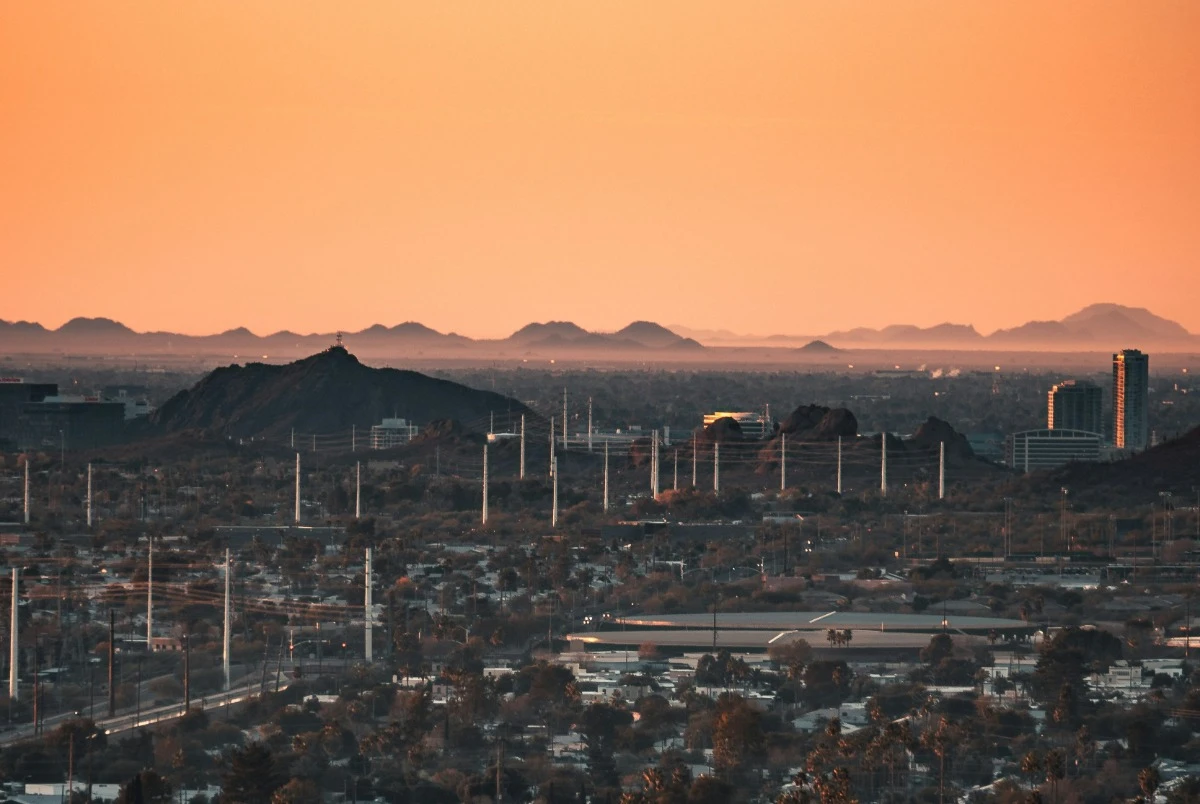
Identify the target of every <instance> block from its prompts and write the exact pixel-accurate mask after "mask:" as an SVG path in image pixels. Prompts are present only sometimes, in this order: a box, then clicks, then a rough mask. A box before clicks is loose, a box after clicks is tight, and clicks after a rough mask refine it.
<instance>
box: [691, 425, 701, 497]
mask: <svg viewBox="0 0 1200 804" xmlns="http://www.w3.org/2000/svg"><path fill="white" fill-rule="evenodd" d="M698 446H699V442H698V441H697V439H696V433H695V432H693V433H692V488H697V487H698V483H697V482H696V481H697V475H696V467H697V465H698V459H697V456H698V454H699V453H698V451H697V447H698Z"/></svg>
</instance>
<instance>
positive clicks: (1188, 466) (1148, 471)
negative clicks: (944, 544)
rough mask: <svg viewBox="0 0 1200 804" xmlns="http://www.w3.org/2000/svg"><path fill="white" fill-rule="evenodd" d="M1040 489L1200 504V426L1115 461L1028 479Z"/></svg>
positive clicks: (1084, 496) (1093, 497)
mask: <svg viewBox="0 0 1200 804" xmlns="http://www.w3.org/2000/svg"><path fill="white" fill-rule="evenodd" d="M1024 479H1025V480H1026V481H1027V482H1029V483H1031V484H1033V485H1035V486H1036V487H1038V488H1044V489H1049V490H1052V491H1053V492H1054V493H1055V494H1057V493H1058V490H1059V489H1060V488H1067V489H1070V494H1071V498H1072V499H1079V500H1087V501H1091V502H1100V501H1104V500H1111V499H1114V498H1119V499H1121V500H1122V501H1123V502H1125V503H1127V504H1128V505H1138V504H1161V503H1162V498H1161V497H1159V494H1160V492H1164V491H1168V492H1171V493H1172V494H1173V495H1174V496H1173V500H1174V504H1175V505H1177V506H1180V507H1183V506H1188V505H1195V504H1196V492H1195V489H1196V488H1200V427H1197V428H1195V429H1193V430H1190V431H1189V432H1187V433H1185V434H1184V435H1182V436H1180V437H1179V438H1175V439H1172V440H1170V441H1167V442H1165V443H1162V444H1159V445H1158V446H1157V447H1153V448H1151V449H1148V450H1146V451H1145V452H1141V453H1138V454H1137V455H1133V456H1131V457H1129V458H1126V459H1124V460H1120V461H1113V462H1112V463H1072V464H1067V465H1066V466H1064V467H1062V468H1061V469H1055V470H1052V471H1049V472H1038V473H1034V474H1031V475H1028V476H1026V478H1024Z"/></svg>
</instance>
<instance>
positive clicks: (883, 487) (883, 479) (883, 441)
mask: <svg viewBox="0 0 1200 804" xmlns="http://www.w3.org/2000/svg"><path fill="white" fill-rule="evenodd" d="M879 443H880V447H881V452H880V459H879V493H880V494H882V495H883V496H884V497H886V496H887V431H886V430H884V431H883V432H882V433H880V434H879Z"/></svg>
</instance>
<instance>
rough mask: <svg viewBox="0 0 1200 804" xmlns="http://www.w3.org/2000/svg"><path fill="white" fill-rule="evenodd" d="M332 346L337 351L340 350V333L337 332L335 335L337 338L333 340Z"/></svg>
mask: <svg viewBox="0 0 1200 804" xmlns="http://www.w3.org/2000/svg"><path fill="white" fill-rule="evenodd" d="M333 345H334V346H336V347H337V348H338V349H341V348H342V333H340V332H339V333H338V334H337V337H336V338H335V339H334V344H333Z"/></svg>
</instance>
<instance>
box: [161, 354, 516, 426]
mask: <svg viewBox="0 0 1200 804" xmlns="http://www.w3.org/2000/svg"><path fill="white" fill-rule="evenodd" d="M493 412H494V413H496V414H497V416H499V415H502V414H507V413H509V412H511V413H514V414H518V413H526V412H527V410H526V408H525V407H524V406H523V405H522V404H521V403H519V402H517V401H515V400H512V399H509V398H508V397H505V396H501V395H500V394H496V393H492V392H491V391H477V390H475V389H472V388H467V387H466V386H464V385H459V384H458V383H453V382H450V381H448V380H439V379H435V378H433V377H427V376H425V375H424V374H419V373H417V372H415V371H400V370H397V369H375V368H370V367H368V366H364V365H363V364H362V363H359V362H358V359H357V358H355V357H354V356H353V355H352V354H350V353H349V352H347V351H346V350H345V349H344V348H341V347H334V348H331V349H327V350H325V351H323V352H320V353H318V354H315V355H312V356H311V357H307V358H305V359H303V360H299V361H296V362H295V363H289V364H287V365H282V366H274V365H266V364H263V363H249V364H247V365H244V366H238V365H233V366H227V367H225V368H220V369H217V370H216V371H213V372H212V373H211V374H209V375H208V376H206V377H205V378H204V379H202V380H201V381H200V382H198V383H197V384H196V385H195V386H194V387H193V388H191V389H190V390H187V391H182V392H180V393H179V394H176V395H175V396H174V397H172V398H171V399H169V400H168V401H167V402H166V403H165V404H163V406H162V407H161V408H159V409H158V410H157V411H156V412H155V414H154V416H153V418H152V420H151V422H150V425H151V427H152V428H153V429H154V430H155V431H157V433H159V434H162V435H166V434H170V433H176V432H181V431H184V430H206V431H215V432H217V433H219V434H221V435H223V436H234V437H251V436H282V435H286V434H287V433H288V432H289V431H290V430H291V429H292V428H295V429H296V430H297V431H298V432H303V433H333V432H338V431H344V430H349V429H350V427H351V425H354V426H356V427H358V428H359V431H360V432H361V433H362V438H364V439H365V438H366V430H367V428H369V427H370V426H371V425H373V424H378V423H379V422H380V420H382V419H384V418H387V417H392V416H399V417H402V418H406V419H409V420H410V421H412V422H414V423H415V424H417V425H422V426H423V425H425V424H427V423H429V422H431V421H435V420H440V419H452V420H455V421H458V422H460V423H462V424H463V426H464V427H465V428H466V429H468V430H474V429H478V430H479V431H480V432H483V431H485V430H486V429H487V422H488V415H489V414H490V413H493Z"/></svg>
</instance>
